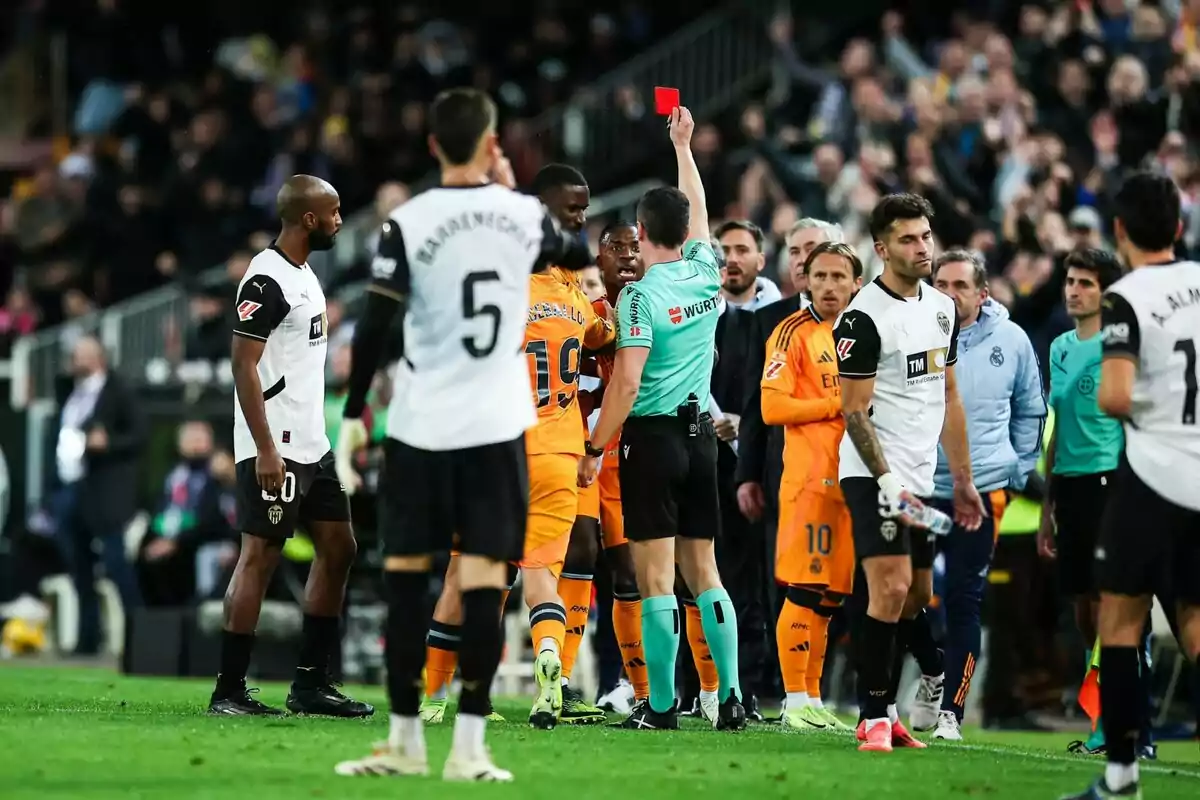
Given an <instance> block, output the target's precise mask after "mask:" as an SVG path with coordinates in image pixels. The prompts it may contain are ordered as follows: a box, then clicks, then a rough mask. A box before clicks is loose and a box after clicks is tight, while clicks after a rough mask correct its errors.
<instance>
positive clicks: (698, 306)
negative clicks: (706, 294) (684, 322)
mask: <svg viewBox="0 0 1200 800" xmlns="http://www.w3.org/2000/svg"><path fill="white" fill-rule="evenodd" d="M720 307H721V298H719V297H710V298H708V299H707V300H701V301H700V302H699V303H692V304H691V305H690V306H684V307H683V318H684V319H693V318H695V317H698V316H700V315H701V314H708V313H710V312H713V311H716V310H717V309H718V308H720ZM679 311H680V309H679V308H678V306H677V307H675V308H668V309H667V314H668V315H669V316H670V317H671V322H673V323H675V324H676V325H678V324H679V322H680V316H679Z"/></svg>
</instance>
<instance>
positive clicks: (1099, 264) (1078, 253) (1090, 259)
mask: <svg viewBox="0 0 1200 800" xmlns="http://www.w3.org/2000/svg"><path fill="white" fill-rule="evenodd" d="M1169 246H1170V245H1168V247H1169ZM1063 266H1064V267H1065V268H1067V269H1071V268H1072V267H1073V268H1075V269H1085V270H1087V271H1088V272H1090V273H1092V274H1093V275H1095V276H1096V282H1097V283H1099V284H1100V290H1101V291H1104V290H1105V289H1107V288H1108V287H1110V286H1112V285H1113V284H1114V283H1116V282H1117V281H1119V280H1120V279H1121V276H1122V275H1124V274H1125V270H1124V269H1123V268H1122V267H1121V262H1120V261H1119V260H1118V259H1117V257H1116V256H1115V255H1113V254H1112V253H1110V252H1108V251H1107V250H1101V249H1100V248H1098V247H1089V248H1087V249H1086V250H1073V251H1071V252H1070V253H1068V254H1067V257H1066V259H1065V260H1064V261H1063Z"/></svg>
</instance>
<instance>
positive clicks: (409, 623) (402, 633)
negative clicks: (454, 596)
mask: <svg viewBox="0 0 1200 800" xmlns="http://www.w3.org/2000/svg"><path fill="white" fill-rule="evenodd" d="M383 581H384V588H385V590H386V592H387V605H388V618H387V629H386V631H387V632H386V638H385V640H384V659H385V661H386V664H387V689H388V704H389V706H390V707H391V712H392V713H393V714H396V715H398V716H401V717H415V716H417V712H418V711H419V710H420V708H421V695H422V691H421V689H422V686H421V683H422V682H421V670H422V669H423V668H424V667H425V632H426V631H427V630H429V618H430V617H431V616H432V614H433V605H432V602H431V597H430V595H429V573H428V572H390V571H389V572H384V573H383Z"/></svg>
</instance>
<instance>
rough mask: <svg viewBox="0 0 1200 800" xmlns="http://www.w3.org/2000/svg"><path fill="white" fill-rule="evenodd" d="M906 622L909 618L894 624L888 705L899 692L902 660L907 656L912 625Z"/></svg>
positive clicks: (894, 702)
mask: <svg viewBox="0 0 1200 800" xmlns="http://www.w3.org/2000/svg"><path fill="white" fill-rule="evenodd" d="M908 623H909V620H906V619H901V620H900V621H898V622H897V623H896V625H895V628H896V640H895V644H894V645H893V648H892V658H891V665H892V667H891V673H890V678H891V682H890V683H889V684H888V697H887V704H888V705H889V706H893V705H895V704H896V697H897V695H899V694H900V678H901V676H902V675H903V674H904V661H905V659H907V658H908V647H909V642H910V641H911V636H912V625H910V624H908Z"/></svg>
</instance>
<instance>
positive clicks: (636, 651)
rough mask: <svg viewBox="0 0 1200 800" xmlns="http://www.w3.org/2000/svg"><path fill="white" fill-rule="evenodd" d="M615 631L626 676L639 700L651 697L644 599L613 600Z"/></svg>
mask: <svg viewBox="0 0 1200 800" xmlns="http://www.w3.org/2000/svg"><path fill="white" fill-rule="evenodd" d="M612 623H613V633H614V634H616V637H617V646H618V647H619V648H620V649H621V661H623V662H624V664H625V677H627V678H629V683H630V684H631V685H632V686H633V696H634V697H635V698H636V699H638V700H645V699H646V698H648V697H650V675H649V673H648V672H647V671H646V653H645V651H644V650H642V601H641V600H616V599H614V600H613V610H612Z"/></svg>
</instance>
